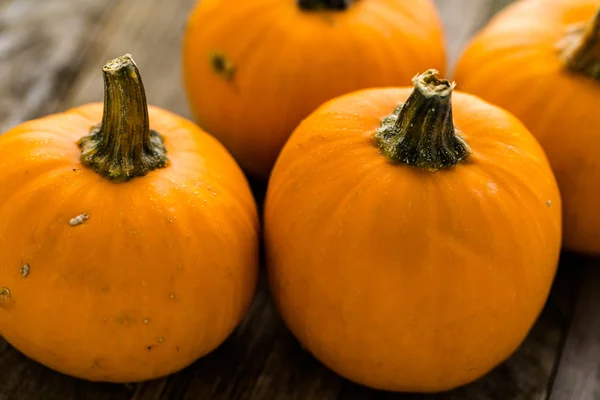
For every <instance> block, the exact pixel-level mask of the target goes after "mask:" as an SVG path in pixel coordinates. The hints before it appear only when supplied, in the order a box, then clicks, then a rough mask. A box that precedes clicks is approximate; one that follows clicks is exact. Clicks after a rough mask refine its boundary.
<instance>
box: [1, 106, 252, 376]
mask: <svg viewBox="0 0 600 400" xmlns="http://www.w3.org/2000/svg"><path fill="white" fill-rule="evenodd" d="M102 115H103V106H102V104H89V105H85V106H82V107H80V108H76V109H73V110H70V111H67V112H65V113H61V114H55V115H51V116H48V117H45V118H42V119H38V120H34V121H30V122H26V123H24V124H22V125H20V126H18V127H15V128H14V129H12V130H10V131H8V132H7V133H5V134H3V135H2V136H0V168H2V170H3V173H2V174H0V185H2V188H3V190H2V191H1V192H0V218H1V219H2V224H1V225H0V234H2V235H3V240H2V241H1V242H0V287H1V288H3V289H0V334H1V335H2V336H3V337H4V338H5V339H6V340H7V341H8V342H9V343H11V344H12V345H13V346H15V347H16V348H17V349H18V350H20V351H21V352H23V353H24V354H25V355H27V356H29V357H31V358H33V359H35V360H37V361H39V362H41V363H43V364H45V365H46V366H48V367H50V368H52V369H54V370H57V371H59V372H62V373H65V374H68V375H71V376H75V377H79V378H83V379H87V380H92V381H110V382H135V381H141V380H147V379H152V378H156V377H160V376H164V375H167V374H170V373H172V372H175V371H177V370H179V369H181V368H183V367H185V366H187V365H189V364H190V363H192V362H193V361H195V360H196V359H197V358H199V357H201V356H203V355H205V354H207V353H208V352H210V351H211V350H213V349H214V348H216V347H217V346H218V345H219V344H221V342H223V341H224V340H225V338H226V337H227V336H228V335H229V334H230V333H231V332H232V330H233V329H234V327H235V326H236V325H237V324H238V322H239V321H240V319H241V318H242V316H243V314H244V312H245V311H246V310H247V308H248V306H249V304H250V301H251V298H252V295H253V292H254V287H255V283H256V279H257V271H258V268H257V265H258V250H257V229H258V227H257V224H258V221H257V212H256V206H255V203H254V200H253V198H252V195H251V192H250V189H249V187H248V185H247V182H246V180H245V177H244V175H243V173H242V171H241V170H240V168H239V167H238V166H237V164H236V163H235V161H234V160H233V158H232V157H231V156H230V155H229V153H228V152H227V151H226V150H225V148H224V147H223V146H222V145H221V144H220V143H219V142H218V141H217V140H215V139H214V138H213V137H211V136H210V135H208V134H206V133H205V132H203V131H202V130H200V129H199V128H198V127H197V126H196V125H195V124H193V123H191V122H189V121H187V120H185V119H183V118H181V117H179V116H177V115H175V114H172V113H170V112H168V111H165V110H162V109H159V108H156V107H149V119H150V126H151V128H152V129H154V130H156V131H158V132H159V133H160V134H161V135H163V138H164V142H165V146H166V148H167V150H168V153H167V154H168V157H169V164H168V165H167V166H166V167H165V168H162V169H156V170H154V171H151V172H149V173H148V174H147V175H146V176H141V177H136V178H134V179H132V180H129V181H127V182H124V183H114V182H112V181H110V180H108V179H106V178H105V177H103V176H101V175H99V174H98V173H96V172H95V171H94V170H92V169H91V168H88V167H87V166H84V165H82V163H81V161H80V150H79V148H78V146H77V141H78V140H79V139H80V138H81V137H82V136H85V135H87V134H88V133H89V131H90V126H92V125H95V124H97V123H98V122H99V121H101V120H102ZM82 213H86V214H87V215H88V217H89V218H88V219H87V220H86V219H85V218H81V217H80V218H79V220H77V219H76V218H74V217H76V216H78V215H81V214H82ZM232 250H235V251H232ZM25 265H27V267H24V266H25Z"/></svg>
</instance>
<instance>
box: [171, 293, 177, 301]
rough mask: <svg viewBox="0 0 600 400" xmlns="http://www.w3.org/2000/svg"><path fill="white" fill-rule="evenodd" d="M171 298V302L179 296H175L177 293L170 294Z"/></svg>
mask: <svg viewBox="0 0 600 400" xmlns="http://www.w3.org/2000/svg"><path fill="white" fill-rule="evenodd" d="M169 298H170V299H171V300H175V299H176V298H177V296H176V295H175V293H169Z"/></svg>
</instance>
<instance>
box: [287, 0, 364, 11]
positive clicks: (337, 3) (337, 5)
mask: <svg viewBox="0 0 600 400" xmlns="http://www.w3.org/2000/svg"><path fill="white" fill-rule="evenodd" d="M355 1H356V0H298V7H300V9H301V10H306V11H315V10H331V11H343V10H347V9H348V8H349V7H350V5H351V4H352V3H353V2H355Z"/></svg>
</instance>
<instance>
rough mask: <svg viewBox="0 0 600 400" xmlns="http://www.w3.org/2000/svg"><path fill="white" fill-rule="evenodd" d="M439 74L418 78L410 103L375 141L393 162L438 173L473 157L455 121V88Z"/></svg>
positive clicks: (392, 117) (384, 122)
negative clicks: (453, 112)
mask: <svg viewBox="0 0 600 400" xmlns="http://www.w3.org/2000/svg"><path fill="white" fill-rule="evenodd" d="M436 74H437V71H435V70H429V71H427V72H425V73H423V74H422V75H418V76H416V77H415V78H414V79H413V84H414V86H415V88H414V90H413V92H412V94H411V95H410V96H409V98H408V99H407V100H406V103H404V104H401V105H399V106H398V107H396V109H395V110H394V112H393V113H392V114H391V115H390V116H388V117H385V118H384V119H383V120H382V124H381V128H379V130H378V131H377V132H376V134H375V139H376V141H377V143H378V145H379V147H380V148H381V152H382V154H383V155H384V156H386V157H387V158H389V159H390V160H391V161H393V162H397V163H404V164H408V165H412V166H414V167H418V168H424V169H428V170H433V171H435V170H438V169H441V168H448V167H451V166H453V165H456V164H457V163H459V162H460V161H462V160H464V159H465V158H466V157H468V155H469V154H470V153H471V150H470V148H469V145H468V144H467V143H466V142H465V140H464V139H463V138H462V136H461V135H460V133H459V132H458V131H457V130H456V129H455V127H454V122H453V120H452V105H451V96H452V90H453V89H454V84H453V83H450V82H448V81H447V80H440V79H438V78H437V77H436V76H435V75H436Z"/></svg>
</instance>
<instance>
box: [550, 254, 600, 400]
mask: <svg viewBox="0 0 600 400" xmlns="http://www.w3.org/2000/svg"><path fill="white" fill-rule="evenodd" d="M577 269H578V270H579V271H580V272H581V274H582V285H581V288H580V289H579V299H578V301H577V306H576V308H575V313H574V315H573V321H572V323H571V326H570V328H569V331H568V336H567V339H566V344H565V347H564V349H563V351H562V356H561V362H560V365H559V366H558V371H557V375H556V378H555V381H554V384H553V385H552V393H551V395H550V400H574V399H576V400H598V399H600V260H598V259H583V258H582V259H580V260H579V262H578V266H577Z"/></svg>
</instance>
